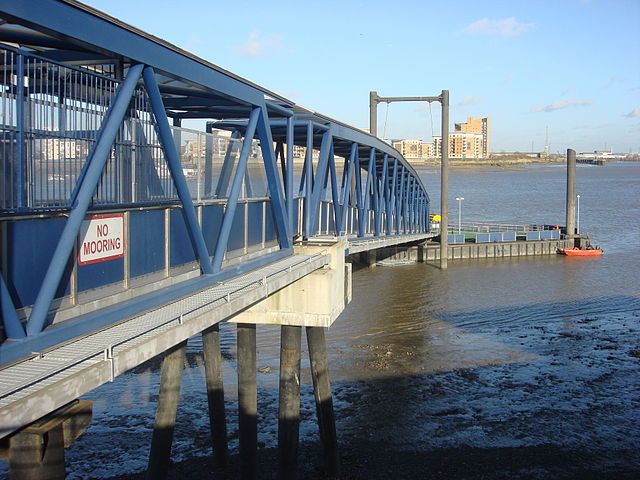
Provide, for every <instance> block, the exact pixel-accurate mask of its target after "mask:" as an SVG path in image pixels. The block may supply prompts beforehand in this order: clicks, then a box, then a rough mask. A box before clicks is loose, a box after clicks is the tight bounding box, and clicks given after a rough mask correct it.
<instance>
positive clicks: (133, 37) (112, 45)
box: [0, 0, 284, 105]
mask: <svg viewBox="0 0 640 480" xmlns="http://www.w3.org/2000/svg"><path fill="white" fill-rule="evenodd" d="M0 17H2V18H5V19H8V20H13V21H15V22H16V23H19V24H21V25H26V26H28V27H30V28H33V29H35V30H38V31H43V32H46V33H47V34H50V35H53V36H54V37H56V38H58V39H64V40H65V41H66V42H68V43H69V44H71V45H73V44H75V45H76V46H80V47H83V48H86V49H88V50H91V51H93V52H98V53H104V54H111V55H115V56H116V57H117V58H123V59H129V60H130V61H133V62H135V63H143V64H145V65H148V66H150V67H152V68H153V69H154V70H157V71H161V72H163V73H166V74H168V75H169V76H171V77H172V78H178V79H184V80H188V81H190V82H191V83H195V84H198V85H201V86H203V87H205V88H207V89H210V90H211V91H213V92H217V93H219V94H221V95H223V96H225V97H227V98H238V99H242V100H244V101H246V102H248V103H250V104H253V105H259V104H261V103H262V102H263V101H264V94H265V93H269V94H270V95H271V96H272V97H274V98H280V97H279V96H278V95H277V94H275V93H271V92H268V91H267V90H266V89H260V88H258V87H257V86H256V85H253V84H251V83H250V82H249V81H247V80H244V79H241V78H240V77H238V76H236V75H233V74H232V73H230V72H227V71H224V70H223V69H221V68H220V67H217V66H216V65H213V64H211V63H209V62H206V61H205V60H202V59H200V58H198V57H196V56H194V55H192V54H190V53H188V52H186V51H184V50H180V49H178V48H177V47H175V46H173V45H171V44H169V43H168V42H165V41H163V40H160V39H159V38H157V37H152V36H151V35H149V34H147V33H145V32H143V31H141V30H138V29H135V28H134V27H131V26H129V25H126V24H124V23H123V22H120V21H118V20H116V19H114V18H112V17H109V16H107V15H105V14H104V13H102V12H99V11H98V10H95V9H92V8H91V7H88V6H86V5H83V4H81V3H77V2H68V3H66V2H60V1H56V0H31V1H28V2H23V1H17V2H16V1H15V0H0ZM283 100H284V99H283Z"/></svg>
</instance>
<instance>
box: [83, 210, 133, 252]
mask: <svg viewBox="0 0 640 480" xmlns="http://www.w3.org/2000/svg"><path fill="white" fill-rule="evenodd" d="M124 241H125V239H124V215H122V214H118V215H96V216H94V217H91V218H89V219H87V220H85V221H84V222H82V227H81V228H80V237H79V242H78V264H79V265H89V264H90V263H97V262H104V261H106V260H113V259H114V258H121V257H124Z"/></svg>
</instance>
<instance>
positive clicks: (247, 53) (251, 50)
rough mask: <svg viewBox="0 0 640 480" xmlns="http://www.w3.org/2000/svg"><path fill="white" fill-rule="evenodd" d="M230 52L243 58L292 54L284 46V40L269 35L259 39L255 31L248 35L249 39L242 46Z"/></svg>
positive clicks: (279, 36)
mask: <svg viewBox="0 0 640 480" xmlns="http://www.w3.org/2000/svg"><path fill="white" fill-rule="evenodd" d="M232 50H233V51H234V52H235V53H237V54H238V55H241V56H243V57H264V56H267V55H272V54H285V55H289V54H291V53H292V51H291V50H289V49H288V48H287V47H285V45H284V38H283V37H282V36H281V35H270V36H268V37H261V36H260V33H259V32H258V31H257V30H254V31H252V32H251V33H250V34H249V38H247V40H246V41H245V42H244V43H243V44H242V45H237V46H235V47H232Z"/></svg>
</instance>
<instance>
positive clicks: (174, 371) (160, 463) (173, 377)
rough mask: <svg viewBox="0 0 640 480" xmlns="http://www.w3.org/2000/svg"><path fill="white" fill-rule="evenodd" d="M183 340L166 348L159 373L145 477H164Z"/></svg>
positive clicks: (180, 371) (170, 439)
mask: <svg viewBox="0 0 640 480" xmlns="http://www.w3.org/2000/svg"><path fill="white" fill-rule="evenodd" d="M186 350H187V342H186V341H184V342H180V343H178V344H177V345H175V346H173V347H171V348H170V349H169V350H167V351H166V353H165V356H164V360H163V361H162V371H161V373H160V395H159V397H158V406H157V408H156V421H155V425H154V426H153V436H152V438H151V450H150V452H149V465H148V467H147V475H146V479H147V480H156V479H162V478H166V476H167V470H168V468H169V462H170V460H171V444H172V443H173V430H174V428H175V426H176V414H177V412H178V403H179V401H180V383H181V380H182V370H183V369H184V360H185V354H186Z"/></svg>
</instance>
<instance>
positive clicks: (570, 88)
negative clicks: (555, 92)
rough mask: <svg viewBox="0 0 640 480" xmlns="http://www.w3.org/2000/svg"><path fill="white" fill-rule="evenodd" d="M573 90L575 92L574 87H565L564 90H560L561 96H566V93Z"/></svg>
mask: <svg viewBox="0 0 640 480" xmlns="http://www.w3.org/2000/svg"><path fill="white" fill-rule="evenodd" d="M571 92H573V87H568V88H565V89H564V90H563V91H562V92H560V96H561V97H564V96H565V95H568V94H569V93H571Z"/></svg>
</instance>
